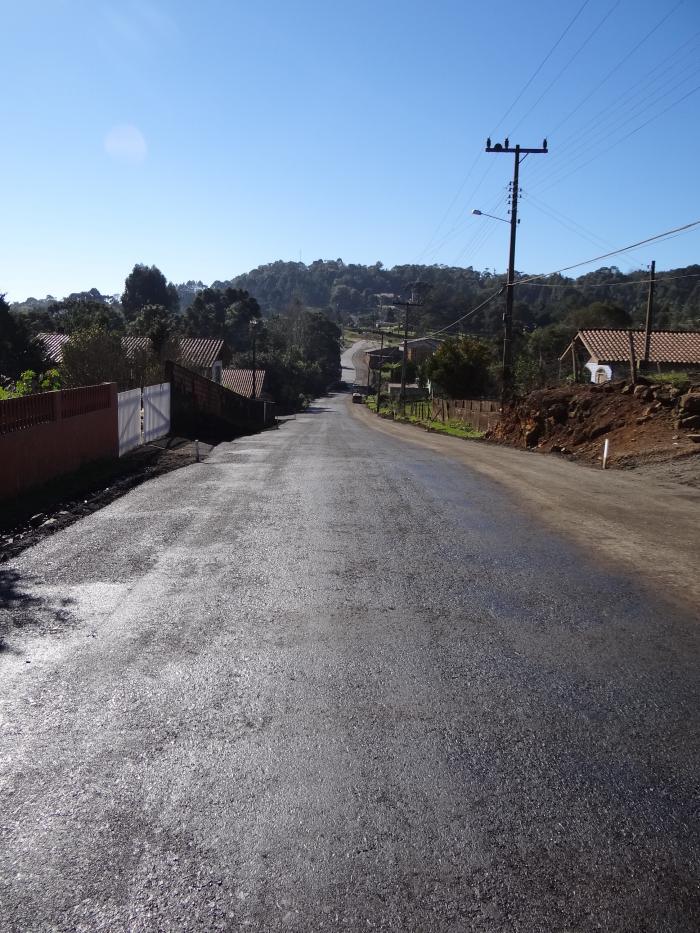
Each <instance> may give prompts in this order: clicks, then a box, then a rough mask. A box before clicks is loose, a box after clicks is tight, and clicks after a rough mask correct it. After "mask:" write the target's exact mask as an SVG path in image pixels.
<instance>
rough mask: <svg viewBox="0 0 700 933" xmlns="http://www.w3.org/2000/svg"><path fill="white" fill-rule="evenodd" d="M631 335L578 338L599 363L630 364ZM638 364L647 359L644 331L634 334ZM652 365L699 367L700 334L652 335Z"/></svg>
mask: <svg viewBox="0 0 700 933" xmlns="http://www.w3.org/2000/svg"><path fill="white" fill-rule="evenodd" d="M628 334H629V331H626V330H580V331H579V332H578V334H577V335H576V336H577V338H578V339H579V340H580V341H581V343H582V344H583V345H584V347H585V348H586V350H588V352H589V353H590V354H591V357H592V358H593V359H594V360H595V361H596V362H598V363H624V362H627V361H628V360H629V336H628ZM632 338H633V341H634V352H635V355H636V357H637V360H641V359H643V357H644V331H642V330H635V331H632ZM649 362H651V363H681V364H687V363H700V331H691V332H689V333H680V332H679V331H670V330H656V331H653V332H652V334H651V344H650V352H649Z"/></svg>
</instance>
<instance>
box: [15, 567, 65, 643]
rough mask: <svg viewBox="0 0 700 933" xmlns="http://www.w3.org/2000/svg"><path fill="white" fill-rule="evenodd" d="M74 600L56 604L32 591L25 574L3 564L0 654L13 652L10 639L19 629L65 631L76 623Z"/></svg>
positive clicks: (61, 600)
mask: <svg viewBox="0 0 700 933" xmlns="http://www.w3.org/2000/svg"><path fill="white" fill-rule="evenodd" d="M72 602H73V601H72V600H71V599H68V598H62V599H60V600H58V602H56V603H52V602H51V601H49V600H48V599H43V598H40V597H39V596H36V595H34V594H33V593H31V592H30V591H29V590H28V588H27V586H26V584H23V582H22V577H21V575H20V574H19V573H18V572H17V571H16V570H14V569H12V568H6V567H0V654H2V653H3V652H9V651H11V650H12V649H11V648H10V647H9V645H8V642H7V638H8V636H9V635H11V634H12V633H13V632H16V631H17V630H20V629H24V630H31V631H33V632H38V633H40V634H42V635H49V634H54V633H57V632H65V630H66V628H67V627H71V626H72V625H73V617H72V614H71V612H70V606H71V605H72Z"/></svg>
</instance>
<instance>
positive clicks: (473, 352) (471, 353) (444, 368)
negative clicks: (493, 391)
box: [426, 337, 493, 398]
mask: <svg viewBox="0 0 700 933" xmlns="http://www.w3.org/2000/svg"><path fill="white" fill-rule="evenodd" d="M492 362H493V352H492V350H491V347H490V346H489V345H488V344H487V343H484V341H482V340H477V339H475V338H474V337H451V338H450V339H449V340H446V341H445V342H444V343H443V344H442V345H441V346H440V347H439V348H438V349H437V350H436V351H435V353H434V354H433V355H432V356H431V357H430V359H429V360H428V361H427V364H426V372H427V375H428V377H429V378H430V380H431V381H432V382H433V383H434V384H435V385H436V386H437V387H438V388H439V389H440V390H441V391H442V392H444V393H445V394H446V395H448V396H449V397H450V398H471V397H473V396H475V395H483V394H484V393H485V392H486V390H487V389H488V388H489V383H490V373H489V367H490V365H491V363H492Z"/></svg>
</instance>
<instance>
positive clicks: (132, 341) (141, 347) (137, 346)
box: [122, 336, 152, 357]
mask: <svg viewBox="0 0 700 933" xmlns="http://www.w3.org/2000/svg"><path fill="white" fill-rule="evenodd" d="M151 349H152V347H151V338H150V337H131V336H128V337H122V350H123V351H124V353H125V355H126V356H128V357H131V356H133V355H134V354H135V353H144V352H145V353H148V352H149V351H150V350H151Z"/></svg>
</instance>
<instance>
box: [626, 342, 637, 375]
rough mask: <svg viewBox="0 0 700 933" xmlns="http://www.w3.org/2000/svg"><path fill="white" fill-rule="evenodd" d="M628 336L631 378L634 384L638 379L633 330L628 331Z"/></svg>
mask: <svg viewBox="0 0 700 933" xmlns="http://www.w3.org/2000/svg"><path fill="white" fill-rule="evenodd" d="M627 338H628V340H629V357H630V378H631V380H632V383H633V384H634V383H635V382H636V381H637V354H636V353H635V352H634V333H633V331H631V330H628V331H627Z"/></svg>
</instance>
